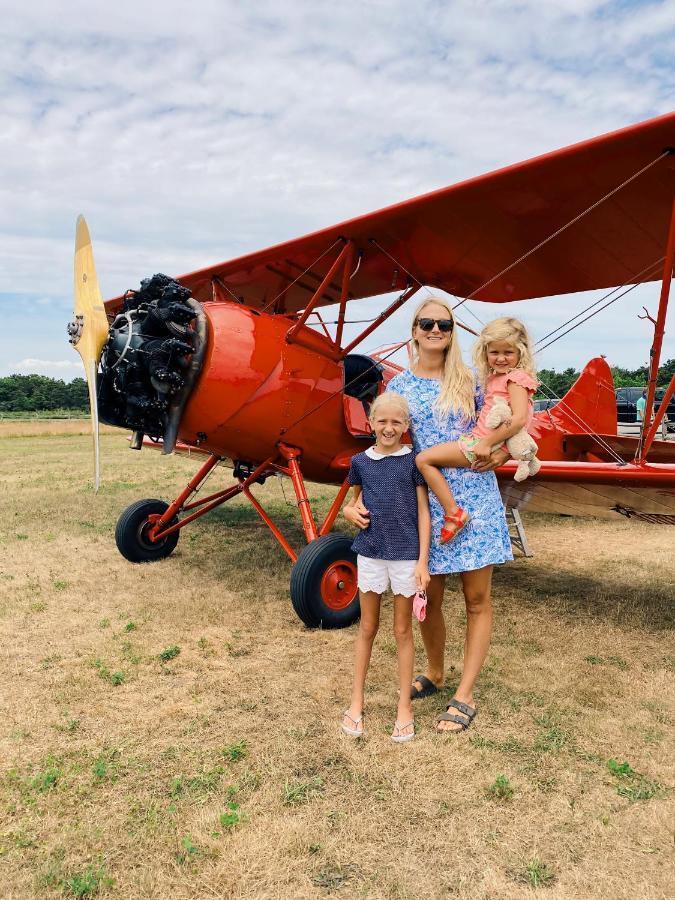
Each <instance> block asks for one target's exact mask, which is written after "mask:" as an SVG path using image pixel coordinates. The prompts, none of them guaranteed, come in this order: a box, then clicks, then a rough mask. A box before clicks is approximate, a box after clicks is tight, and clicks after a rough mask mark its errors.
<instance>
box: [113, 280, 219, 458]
mask: <svg viewBox="0 0 675 900" xmlns="http://www.w3.org/2000/svg"><path fill="white" fill-rule="evenodd" d="M206 331H207V324H206V317H205V316H204V313H203V311H202V309H201V306H200V305H199V303H197V301H196V300H193V299H192V297H191V293H190V291H189V290H188V289H187V288H185V287H183V286H182V285H180V284H178V282H177V281H174V280H173V279H171V278H168V277H167V276H166V275H155V276H154V277H153V278H151V279H146V280H145V281H144V282H142V283H141V290H140V291H133V292H129V294H128V295H127V297H126V298H125V302H124V309H123V311H122V312H121V313H119V314H118V315H117V316H116V317H115V320H114V321H113V323H112V324H111V326H110V329H109V333H108V341H107V343H106V345H105V347H104V349H103V355H102V358H101V376H100V380H99V388H98V400H99V408H100V414H101V419H102V420H103V421H104V422H107V423H109V424H110V425H116V426H118V427H122V428H129V429H130V430H131V431H134V432H136V433H137V436H138V435H139V434H147V435H149V436H150V437H152V438H155V439H158V438H161V439H162V440H163V444H164V452H165V453H171V452H172V451H173V449H174V446H175V442H176V436H177V433H178V426H179V423H180V418H181V415H182V411H183V409H184V407H185V403H186V401H187V398H188V396H189V394H190V391H191V390H192V387H193V386H194V383H195V381H196V378H197V375H198V374H199V370H200V369H201V364H202V360H203V356H204V350H205V346H206ZM137 443H140V441H137Z"/></svg>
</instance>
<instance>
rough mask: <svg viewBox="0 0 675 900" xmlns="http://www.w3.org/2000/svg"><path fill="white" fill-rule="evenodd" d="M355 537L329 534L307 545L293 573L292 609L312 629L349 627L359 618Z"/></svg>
mask: <svg viewBox="0 0 675 900" xmlns="http://www.w3.org/2000/svg"><path fill="white" fill-rule="evenodd" d="M351 545H352V538H348V537H346V536H345V535H344V534H337V533H333V534H326V535H324V536H323V537H320V538H317V539H316V540H315V541H312V543H311V544H308V545H307V546H306V547H305V548H304V550H303V551H302V552H301V553H300V555H299V556H298V559H297V562H296V563H295V565H294V566H293V569H292V571H291V600H292V602H293V609H294V610H295V611H296V613H297V614H298V616H299V617H300V619H302V621H303V622H304V623H305V625H307V626H308V627H309V628H319V627H321V628H346V627H347V626H348V625H351V624H352V623H353V622H355V621H356V620H357V619H358V618H359V615H360V612H361V609H360V606H359V592H358V588H357V583H356V554H355V553H354V552H353V550H352V549H351Z"/></svg>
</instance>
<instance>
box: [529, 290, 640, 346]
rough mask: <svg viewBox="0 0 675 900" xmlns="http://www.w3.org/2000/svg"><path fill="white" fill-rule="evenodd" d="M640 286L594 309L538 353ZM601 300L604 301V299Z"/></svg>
mask: <svg viewBox="0 0 675 900" xmlns="http://www.w3.org/2000/svg"><path fill="white" fill-rule="evenodd" d="M641 284H644V282H641V281H638V282H637V284H632V285H631V286H630V287H628V288H626V290H625V291H623V293H621V294H618V295H617V296H616V297H614V299H613V300H610V301H609V302H607V303H605V305H604V306H601V307H600V308H599V309H596V310H595V311H594V312H592V313H591V314H590V315H588V316H586V318H585V319H581V321H579V322H577V323H576V325H572V327H571V328H568V329H567V331H563V332H562V334H559V335H558V336H557V337H555V338H553V340H552V341H549V342H548V344H544V346H543V347H540V348H539V351H538V352H539V353H542V352H543V351H544V350H546V348H547V347H550V346H551V345H552V344H555V342H556V341H559V340H560V338H563V337H565V335H568V334H569V333H570V332H571V331H574V329H575V328H578V327H579V326H580V325H583V324H584V322H588V320H589V319H592V318H593V316H597V314H598V313H601V312H602V311H603V310H604V309H607V307H608V306H611V305H612V303H616V301H617V300H621V298H622V297H625V296H626V294H630V292H631V291H634V290H635V288H636V287H640V285H641ZM608 296H609V295H608ZM601 299H603V300H604V297H603V298H601ZM580 315H581V314H580ZM561 327H562V326H561Z"/></svg>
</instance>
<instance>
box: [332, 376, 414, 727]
mask: <svg viewBox="0 0 675 900" xmlns="http://www.w3.org/2000/svg"><path fill="white" fill-rule="evenodd" d="M369 418H370V424H371V427H372V429H373V432H374V434H375V439H376V440H375V445H374V446H373V447H369V448H368V449H367V450H366V451H365V452H364V453H357V454H356V455H355V456H354V457H353V458H352V463H351V466H350V469H349V476H348V479H349V483H350V484H351V485H352V498H351V500H350V501H349V503H348V504H347V506H346V507H345V513H346V515H345V518H348V521H350V522H353V524H354V525H356V526H357V527H358V528H359V529H360V531H359V534H358V535H357V537H356V540H355V541H354V543H353V545H352V549H353V550H354V551H355V552H356V553H357V571H358V583H359V592H360V599H361V623H360V626H359V632H358V635H357V637H356V647H355V651H354V681H353V686H352V697H351V703H350V706H349V708H348V709H347V710H346V711H345V713H344V717H343V720H342V731H343V732H344V733H345V734H348V735H349V736H350V737H355V738H359V737H361V736H362V735H363V696H364V689H365V682H366V674H367V672H368V666H369V664H370V654H371V651H372V649H373V641H374V640H375V635H376V634H377V630H378V626H379V622H380V601H381V599H382V594H383V593H384V592H385V591H386V590H387V588H388V587H389V586H390V585H391V591H392V593H393V594H394V636H395V638H396V649H397V654H398V675H399V699H398V709H397V715H396V722H395V724H394V730H393V732H392V735H391V739H392V741H394V742H395V743H397V744H402V743H406V742H407V741H410V740H412V739H413V738H414V737H415V724H414V720H413V713H412V705H411V699H410V683H411V681H412V677H413V661H414V657H415V648H414V644H413V635H412V608H413V596H414V595H415V592H416V591H423V590H425V589H426V587H427V584H428V583H429V565H428V564H429V543H430V538H431V519H430V515H429V500H428V496H427V488H426V485H425V484H424V479H423V478H422V475H421V474H420V472H419V470H418V469H417V466H416V465H415V454H414V452H413V450H412V448H411V447H409V446H406V445H403V444H402V443H401V438H402V437H403V434H404V432H405V431H407V430H408V429H409V427H410V411H409V409H408V402H407V401H406V399H405V398H404V397H402V396H401V395H400V394H396V393H394V392H393V391H389V392H387V393H384V394H381V395H380V396H379V397H377V398H376V400H375V402H374V403H373V405H372V406H371V409H370V417H369ZM357 501H360V503H362V504H363V506H362V507H361V508H362V509H363V512H362V513H355V515H354V516H353V517H349V512H348V510H349V509H351V508H353V507H354V505H355V504H356V503H357Z"/></svg>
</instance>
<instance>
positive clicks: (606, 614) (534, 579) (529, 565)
mask: <svg viewBox="0 0 675 900" xmlns="http://www.w3.org/2000/svg"><path fill="white" fill-rule="evenodd" d="M672 582H673V579H672V575H670V576H669V575H668V572H667V571H666V570H665V568H664V569H662V570H661V571H660V572H656V573H652V574H651V575H650V576H649V578H646V577H645V576H644V575H643V574H641V573H640V572H636V573H635V579H634V580H631V581H626V579H625V577H621V576H620V575H618V574H612V571H611V569H608V570H607V571H606V573H603V572H602V571H600V572H598V573H596V574H594V575H589V574H585V573H579V572H570V571H566V570H565V569H556V570H554V571H551V570H550V569H547V568H543V567H541V566H537V565H536V563H533V562H532V561H531V560H530V561H522V562H521V561H518V562H516V563H514V564H511V565H508V566H504V567H502V568H498V569H497V570H496V572H495V587H496V591H495V594H496V593H497V591H499V592H501V593H502V594H503V593H505V592H509V593H510V594H512V597H513V600H514V601H515V602H516V603H519V604H521V605H523V606H530V607H539V606H545V607H546V609H547V610H548V611H551V612H554V613H557V614H558V615H559V616H561V617H563V618H570V619H574V620H575V621H576V622H578V621H580V620H581V621H584V620H586V621H593V620H597V619H606V620H607V621H609V622H611V623H612V624H614V625H618V626H623V627H630V628H635V627H640V628H646V629H648V630H652V631H664V630H668V629H671V628H673V626H675V603H674V602H673V601H674V600H675V591H674V589H673V584H672Z"/></svg>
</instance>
